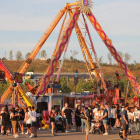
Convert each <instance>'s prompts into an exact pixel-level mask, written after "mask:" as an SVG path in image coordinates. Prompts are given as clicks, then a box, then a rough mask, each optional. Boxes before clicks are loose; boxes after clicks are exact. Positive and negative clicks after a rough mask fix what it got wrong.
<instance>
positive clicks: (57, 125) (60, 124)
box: [55, 117, 65, 133]
mask: <svg viewBox="0 0 140 140" xmlns="http://www.w3.org/2000/svg"><path fill="white" fill-rule="evenodd" d="M57 131H62V132H65V128H64V123H63V119H62V117H59V119H58V120H56V122H55V132H56V133H57Z"/></svg>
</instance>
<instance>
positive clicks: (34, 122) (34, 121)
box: [31, 106, 37, 137]
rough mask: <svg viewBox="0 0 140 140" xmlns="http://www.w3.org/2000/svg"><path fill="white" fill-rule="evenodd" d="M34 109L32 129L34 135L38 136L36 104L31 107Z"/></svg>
mask: <svg viewBox="0 0 140 140" xmlns="http://www.w3.org/2000/svg"><path fill="white" fill-rule="evenodd" d="M31 110H32V125H31V126H32V129H33V133H34V137H37V131H36V117H37V116H36V111H35V108H34V106H32V108H31Z"/></svg>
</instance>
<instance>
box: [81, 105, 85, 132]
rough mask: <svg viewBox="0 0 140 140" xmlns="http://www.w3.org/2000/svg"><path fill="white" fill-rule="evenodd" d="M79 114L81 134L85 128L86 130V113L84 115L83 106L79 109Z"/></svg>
mask: <svg viewBox="0 0 140 140" xmlns="http://www.w3.org/2000/svg"><path fill="white" fill-rule="evenodd" d="M80 113H81V115H80V116H81V129H82V132H84V131H85V128H86V117H85V115H86V113H85V107H84V106H82V107H81V111H80Z"/></svg>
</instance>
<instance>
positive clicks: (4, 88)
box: [0, 81, 9, 96]
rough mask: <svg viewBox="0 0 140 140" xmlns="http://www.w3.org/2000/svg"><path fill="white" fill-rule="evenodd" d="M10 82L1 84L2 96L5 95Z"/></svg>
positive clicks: (0, 91) (0, 92)
mask: <svg viewBox="0 0 140 140" xmlns="http://www.w3.org/2000/svg"><path fill="white" fill-rule="evenodd" d="M8 86H9V82H7V81H3V82H0V96H1V95H2V94H3V93H4V91H5V90H6V89H7V88H8Z"/></svg>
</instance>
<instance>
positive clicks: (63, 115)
mask: <svg viewBox="0 0 140 140" xmlns="http://www.w3.org/2000/svg"><path fill="white" fill-rule="evenodd" d="M67 107H68V103H65V105H64V107H63V108H62V112H61V113H62V117H63V121H64V127H65V128H66V115H65V114H64V111H65V109H66V108H67Z"/></svg>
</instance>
